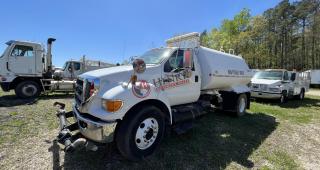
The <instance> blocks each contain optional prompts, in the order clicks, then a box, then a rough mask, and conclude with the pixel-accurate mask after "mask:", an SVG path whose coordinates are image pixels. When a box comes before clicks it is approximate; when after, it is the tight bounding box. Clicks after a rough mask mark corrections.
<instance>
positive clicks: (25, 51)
mask: <svg viewBox="0 0 320 170" xmlns="http://www.w3.org/2000/svg"><path fill="white" fill-rule="evenodd" d="M11 56H19V57H33V48H32V47H30V46H24V45H16V46H15V47H14V48H13V50H12V52H11Z"/></svg>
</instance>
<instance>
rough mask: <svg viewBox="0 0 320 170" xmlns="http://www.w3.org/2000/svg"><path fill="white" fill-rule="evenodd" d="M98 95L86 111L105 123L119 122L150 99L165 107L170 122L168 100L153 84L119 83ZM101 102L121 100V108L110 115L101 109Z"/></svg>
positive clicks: (144, 82)
mask: <svg viewBox="0 0 320 170" xmlns="http://www.w3.org/2000/svg"><path fill="white" fill-rule="evenodd" d="M100 95H101V96H100V97H96V98H95V99H93V101H92V105H91V107H89V110H88V111H89V113H90V114H92V115H94V116H96V117H98V118H100V119H103V120H106V121H110V120H118V119H120V120H121V119H122V118H123V117H124V116H125V115H126V113H127V112H128V111H129V110H130V109H131V108H132V107H134V106H135V105H137V104H139V103H140V102H143V101H146V100H151V99H152V100H158V101H160V102H162V103H163V104H164V105H166V107H167V109H168V110H169V114H170V121H171V122H172V116H171V108H170V104H169V100H168V98H167V97H166V95H165V94H164V93H162V91H161V90H160V91H159V90H157V89H156V87H155V86H154V85H153V84H151V83H148V82H146V81H142V82H141V81H140V82H137V83H136V85H135V86H133V85H132V84H131V83H130V84H127V83H120V84H118V85H116V86H115V87H113V88H109V90H107V91H105V92H104V93H103V94H100ZM98 98H99V99H98ZM103 100H122V101H123V106H122V107H121V109H120V110H118V111H117V112H114V113H110V112H107V111H106V110H105V109H104V108H103V107H102V101H103ZM99 101H100V103H99Z"/></svg>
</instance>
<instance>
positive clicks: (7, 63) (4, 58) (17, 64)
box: [0, 40, 44, 78]
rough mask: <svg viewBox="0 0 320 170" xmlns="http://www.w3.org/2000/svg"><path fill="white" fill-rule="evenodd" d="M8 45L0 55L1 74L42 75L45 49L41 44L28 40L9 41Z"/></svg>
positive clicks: (8, 75)
mask: <svg viewBox="0 0 320 170" xmlns="http://www.w3.org/2000/svg"><path fill="white" fill-rule="evenodd" d="M6 44H7V45H8V46H7V48H6V49H5V51H4V53H3V55H1V57H0V65H1V67H0V68H1V69H0V75H2V76H3V77H9V78H13V77H14V76H17V75H21V76H42V74H43V70H44V65H43V62H42V61H43V60H42V59H43V57H44V56H43V55H44V49H43V47H42V46H41V44H38V43H33V42H26V41H13V40H11V41H8V42H7V43H6Z"/></svg>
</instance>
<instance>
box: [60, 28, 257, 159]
mask: <svg viewBox="0 0 320 170" xmlns="http://www.w3.org/2000/svg"><path fill="white" fill-rule="evenodd" d="M167 45H168V47H166V48H156V49H152V50H150V51H147V52H146V53H144V54H143V55H141V56H140V57H139V58H138V59H135V60H134V61H133V66H130V65H128V66H118V67H112V68H106V69H100V70H95V71H91V72H87V73H85V74H82V75H80V76H79V78H78V79H77V83H76V94H75V103H74V106H73V111H71V112H66V111H65V110H64V104H62V103H56V106H57V107H58V108H59V109H58V111H57V116H58V117H59V120H60V133H59V135H58V141H59V142H60V143H62V144H63V145H65V151H69V150H74V149H75V148H77V147H78V146H83V145H85V146H87V147H88V148H91V149H92V150H95V149H96V145H97V143H99V144H105V143H109V142H112V141H115V143H116V145H117V147H118V149H119V150H120V152H121V154H122V155H123V156H124V157H125V158H127V159H129V160H140V159H141V158H143V157H145V156H147V155H150V154H151V153H152V152H153V151H154V150H155V148H156V147H157V146H158V144H159V143H160V142H161V140H162V138H163V136H164V134H165V132H166V129H167V130H168V129H169V128H173V129H174V130H175V131H176V132H178V133H183V132H185V131H186V130H188V129H189V128H190V127H191V125H192V124H191V123H192V120H193V119H195V118H197V117H199V116H201V115H203V114H205V113H206V112H205V110H206V109H207V108H211V107H212V106H213V105H214V106H215V107H219V108H221V109H223V110H227V111H232V112H234V113H236V115H238V116H242V115H244V114H245V111H246V109H247V108H249V106H250V100H249V99H250V88H249V87H248V83H249V82H250V79H251V77H252V76H251V70H250V69H249V68H248V66H247V64H246V62H245V61H244V59H243V58H241V57H239V56H235V55H231V54H227V53H223V52H220V51H216V50H212V49H209V48H205V47H201V46H200V45H199V34H198V33H190V34H186V35H182V36H178V37H174V38H171V39H169V40H168V41H167ZM68 117H74V118H75V120H76V122H75V123H74V124H71V125H67V124H66V122H67V121H66V119H67V118H68ZM74 130H79V131H80V134H81V135H80V136H79V135H78V136H77V137H74V136H75V135H74V133H73V132H72V131H74ZM93 144H94V145H93ZM89 146H91V147H89Z"/></svg>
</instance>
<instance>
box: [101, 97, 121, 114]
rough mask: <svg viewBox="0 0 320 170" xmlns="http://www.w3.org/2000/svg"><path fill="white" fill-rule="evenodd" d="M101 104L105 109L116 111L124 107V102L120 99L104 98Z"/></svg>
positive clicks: (111, 111)
mask: <svg viewBox="0 0 320 170" xmlns="http://www.w3.org/2000/svg"><path fill="white" fill-rule="evenodd" d="M101 105H102V108H103V109H104V110H105V111H107V112H109V113H115V112H118V111H119V110H121V109H122V107H123V105H124V102H123V100H119V99H102V100H101Z"/></svg>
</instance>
